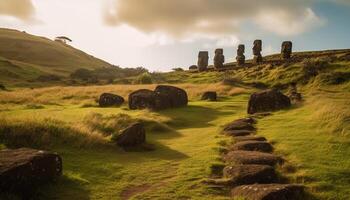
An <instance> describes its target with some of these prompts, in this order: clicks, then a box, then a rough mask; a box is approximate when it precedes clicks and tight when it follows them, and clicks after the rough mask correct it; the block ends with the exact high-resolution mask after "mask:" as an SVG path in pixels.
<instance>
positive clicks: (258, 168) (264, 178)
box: [223, 165, 278, 186]
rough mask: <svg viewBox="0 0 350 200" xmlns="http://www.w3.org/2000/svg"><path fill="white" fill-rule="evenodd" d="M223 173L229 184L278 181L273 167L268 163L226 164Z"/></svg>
mask: <svg viewBox="0 0 350 200" xmlns="http://www.w3.org/2000/svg"><path fill="white" fill-rule="evenodd" d="M223 174H224V178H225V179H229V180H230V183H231V186H237V185H245V184H254V183H276V182H277V181H278V178H277V174H276V172H275V169H274V168H273V167H271V166H269V165H235V166H227V167H225V168H224V170H223Z"/></svg>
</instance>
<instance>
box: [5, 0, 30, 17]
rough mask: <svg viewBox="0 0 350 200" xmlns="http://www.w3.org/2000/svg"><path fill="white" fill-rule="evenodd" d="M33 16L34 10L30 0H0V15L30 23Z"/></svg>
mask: <svg viewBox="0 0 350 200" xmlns="http://www.w3.org/2000/svg"><path fill="white" fill-rule="evenodd" d="M34 14H35V9H34V6H33V4H32V2H31V0H0V15H3V16H11V17H15V18H17V19H20V20H23V21H32V20H34Z"/></svg>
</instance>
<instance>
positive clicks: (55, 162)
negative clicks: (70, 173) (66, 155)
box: [0, 148, 62, 197]
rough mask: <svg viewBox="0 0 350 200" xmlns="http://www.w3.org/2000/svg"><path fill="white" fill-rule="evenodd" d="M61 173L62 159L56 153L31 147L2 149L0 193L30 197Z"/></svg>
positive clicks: (0, 154) (0, 155)
mask: <svg viewBox="0 0 350 200" xmlns="http://www.w3.org/2000/svg"><path fill="white" fill-rule="evenodd" d="M61 175H62V159H61V157H60V156H59V155H58V154H56V153H51V152H47V151H41V150H35V149H29V148H20V149H13V150H12V149H5V150H1V151H0V193H2V192H3V193H14V194H17V195H24V196H26V197H28V196H30V195H31V194H32V193H33V192H34V191H35V189H36V187H38V186H40V185H44V184H47V183H48V182H52V181H55V180H57V178H58V177H60V176H61Z"/></svg>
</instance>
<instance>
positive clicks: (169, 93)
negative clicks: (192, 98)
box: [129, 85, 188, 110]
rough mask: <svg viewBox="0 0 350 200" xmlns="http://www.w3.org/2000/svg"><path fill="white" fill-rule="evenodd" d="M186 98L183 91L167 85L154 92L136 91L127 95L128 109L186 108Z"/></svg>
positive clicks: (158, 87)
mask: <svg viewBox="0 0 350 200" xmlns="http://www.w3.org/2000/svg"><path fill="white" fill-rule="evenodd" d="M187 103H188V97H187V93H186V91H185V90H183V89H180V88H177V87H174V86H167V85H159V86H157V87H156V89H155V90H154V91H152V90H146V89H142V90H137V91H135V92H133V93H131V94H130V95H129V108H130V109H132V110H135V109H145V108H148V109H151V110H162V109H167V108H175V107H181V106H186V105H187Z"/></svg>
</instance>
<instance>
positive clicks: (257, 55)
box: [253, 40, 263, 64]
mask: <svg viewBox="0 0 350 200" xmlns="http://www.w3.org/2000/svg"><path fill="white" fill-rule="evenodd" d="M261 51H262V41H261V40H255V41H254V44H253V55H254V58H253V63H254V64H260V63H262V61H263V58H262V55H261Z"/></svg>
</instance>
